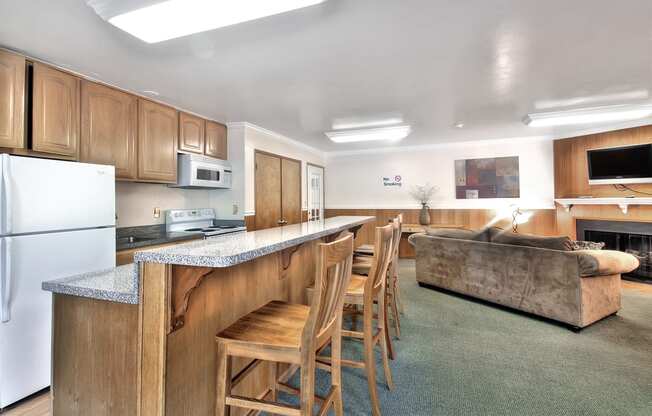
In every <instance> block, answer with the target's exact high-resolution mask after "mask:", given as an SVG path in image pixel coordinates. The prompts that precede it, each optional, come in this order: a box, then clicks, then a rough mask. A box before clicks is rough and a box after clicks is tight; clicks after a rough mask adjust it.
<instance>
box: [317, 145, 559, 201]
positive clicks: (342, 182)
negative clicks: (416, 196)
mask: <svg viewBox="0 0 652 416" xmlns="http://www.w3.org/2000/svg"><path fill="white" fill-rule="evenodd" d="M504 156H518V157H519V170H520V194H521V198H520V199H519V200H515V199H477V200H469V199H459V200H458V199H455V167H454V162H455V160H459V159H474V158H486V157H504ZM395 175H400V176H401V177H402V178H403V180H402V182H403V185H402V186H401V187H384V186H383V182H382V178H383V176H391V177H393V176H395ZM426 182H430V183H431V184H433V185H436V186H438V187H439V191H438V192H437V193H436V194H435V197H434V198H433V203H432V204H431V205H432V208H442V209H456V208H460V209H463V208H478V209H492V208H499V207H503V206H507V205H510V204H513V203H517V204H518V205H519V206H520V207H521V208H529V209H545V208H554V202H553V198H554V166H553V150H552V140H550V139H542V138H541V139H540V138H537V139H533V138H521V139H501V140H491V141H480V142H465V143H448V144H441V145H431V146H419V147H414V148H405V149H397V148H394V149H391V150H386V149H381V150H379V151H377V152H375V153H369V152H367V153H354V152H350V153H348V154H345V153H340V154H330V155H328V160H327V163H326V208H331V209H336V208H340V209H346V208H370V209H376V208H378V209H380V208H388V209H391V208H396V209H409V208H418V207H419V206H420V205H419V204H418V203H416V202H415V201H414V200H413V199H412V198H411V197H410V195H409V190H410V189H411V188H412V187H413V186H414V185H422V184H424V183H426Z"/></svg>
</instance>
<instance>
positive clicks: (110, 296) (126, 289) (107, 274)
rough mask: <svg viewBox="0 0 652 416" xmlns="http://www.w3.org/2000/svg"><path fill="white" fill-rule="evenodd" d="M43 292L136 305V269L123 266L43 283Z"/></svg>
mask: <svg viewBox="0 0 652 416" xmlns="http://www.w3.org/2000/svg"><path fill="white" fill-rule="evenodd" d="M42 288H43V290H47V291H49V292H54V293H60V294H64V295H73V296H81V297H85V298H91V299H100V300H108V301H112V302H119V303H129V304H133V305H136V304H138V269H137V268H136V265H135V264H133V263H131V264H125V265H124V266H118V267H116V268H113V269H109V270H102V271H97V272H92V273H85V274H80V275H76V276H70V277H66V278H63V279H58V280H51V281H48V282H43V284H42Z"/></svg>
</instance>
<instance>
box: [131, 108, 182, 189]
mask: <svg viewBox="0 0 652 416" xmlns="http://www.w3.org/2000/svg"><path fill="white" fill-rule="evenodd" d="M178 133H179V117H178V115H177V110H175V109H174V108H170V107H167V106H164V105H161V104H157V103H154V102H152V101H148V100H144V99H139V100H138V179H139V180H143V181H151V182H164V183H176V182H177V142H178Z"/></svg>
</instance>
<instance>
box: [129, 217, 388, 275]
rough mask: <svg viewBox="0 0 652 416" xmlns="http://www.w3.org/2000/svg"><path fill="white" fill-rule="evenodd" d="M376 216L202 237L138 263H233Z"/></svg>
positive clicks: (141, 255) (142, 255)
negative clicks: (199, 239)
mask: <svg viewBox="0 0 652 416" xmlns="http://www.w3.org/2000/svg"><path fill="white" fill-rule="evenodd" d="M375 219H376V218H375V217H366V216H365V217H357V216H341V217H334V218H328V219H326V220H324V221H315V222H304V223H301V224H294V225H286V226H284V227H278V228H270V229H267V230H260V231H252V232H247V233H238V234H231V235H225V236H220V237H215V238H209V239H206V240H202V241H196V242H194V241H193V242H190V243H185V244H179V245H175V246H171V247H163V248H159V249H153V250H148V251H144V252H137V253H136V255H135V257H134V261H135V262H136V263H142V262H149V263H165V264H176V265H182V266H198V267H230V266H235V265H237V264H240V263H245V262H247V261H250V260H253V259H255V258H258V257H262V256H265V255H267V254H271V253H274V252H277V251H281V250H283V249H286V248H288V247H292V246H296V245H297V244H301V243H304V242H307V241H312V240H316V239H318V238H321V237H325V236H327V235H331V234H335V233H338V232H340V231H344V230H347V229H349V228H351V227H355V226H358V225H362V224H365V223H367V222H371V221H375Z"/></svg>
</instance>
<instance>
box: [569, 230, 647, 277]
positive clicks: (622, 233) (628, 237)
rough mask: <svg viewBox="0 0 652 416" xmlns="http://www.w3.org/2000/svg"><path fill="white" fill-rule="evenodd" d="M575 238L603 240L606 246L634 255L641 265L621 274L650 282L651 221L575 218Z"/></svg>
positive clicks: (606, 247)
mask: <svg viewBox="0 0 652 416" xmlns="http://www.w3.org/2000/svg"><path fill="white" fill-rule="evenodd" d="M577 239H578V240H586V241H595V242H603V243H605V247H604V248H605V249H606V250H618V251H624V252H626V253H630V254H632V255H634V256H636V257H637V258H638V259H639V260H640V262H641V266H640V267H639V268H638V269H636V270H634V271H633V272H631V273H628V274H625V275H623V278H624V279H628V280H636V281H639V282H645V283H649V284H652V223H647V222H629V221H603V220H577Z"/></svg>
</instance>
